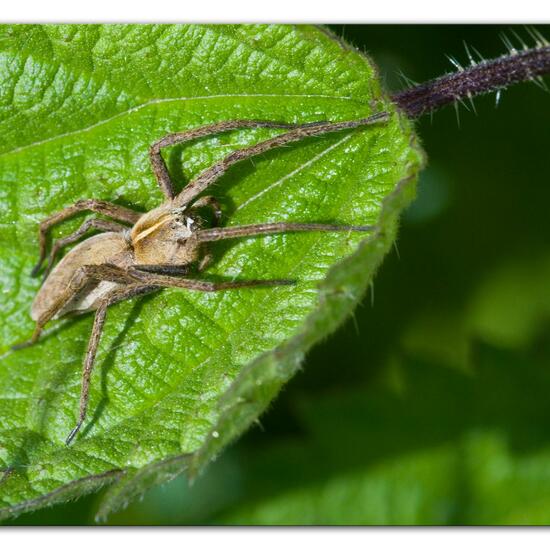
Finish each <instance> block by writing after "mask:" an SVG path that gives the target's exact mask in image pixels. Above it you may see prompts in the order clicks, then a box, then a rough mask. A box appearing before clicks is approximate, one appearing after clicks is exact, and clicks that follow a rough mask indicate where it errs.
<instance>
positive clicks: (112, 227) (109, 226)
mask: <svg viewBox="0 0 550 550" xmlns="http://www.w3.org/2000/svg"><path fill="white" fill-rule="evenodd" d="M89 229H98V230H99V231H105V232H107V231H111V232H115V233H121V232H122V231H124V230H126V229H128V226H126V225H121V224H119V223H117V222H112V221H109V220H101V219H97V218H92V219H90V220H86V221H85V222H84V223H83V224H82V225H81V226H80V227H79V228H78V229H77V230H76V231H75V232H74V233H71V234H70V235H68V236H67V237H63V238H62V239H58V240H56V241H54V242H53V243H52V249H51V251H50V257H49V258H48V261H47V263H46V269H45V270H44V279H45V278H46V277H47V276H48V274H49V272H50V271H51V269H52V267H53V264H54V261H55V257H56V255H57V253H58V252H59V251H60V250H61V249H62V248H63V247H64V246H67V245H68V244H72V243H74V242H76V241H77V240H78V239H80V237H82V235H84V234H85V233H86V232H87V231H88V230H89Z"/></svg>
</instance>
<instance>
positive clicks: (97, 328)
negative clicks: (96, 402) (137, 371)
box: [65, 284, 158, 445]
mask: <svg viewBox="0 0 550 550" xmlns="http://www.w3.org/2000/svg"><path fill="white" fill-rule="evenodd" d="M155 290H158V287H156V286H145V285H140V284H133V285H129V286H127V287H126V288H117V289H114V290H112V291H111V292H110V293H109V294H107V295H106V296H105V297H104V298H103V299H102V300H101V304H100V306H99V307H98V308H97V310H96V312H95V317H94V324H93V327H92V333H91V334H90V340H89V341H88V348H87V349H86V357H85V359H84V365H83V369H82V382H81V385H80V404H79V411H78V421H77V423H76V426H75V427H74V428H73V429H72V430H71V431H70V433H69V435H68V436H67V439H66V440H65V444H66V445H70V443H71V441H72V440H73V439H74V437H75V436H76V434H77V433H78V432H79V431H80V428H81V427H82V424H84V421H85V420H86V413H87V412H88V402H89V400H90V380H91V377H92V371H93V369H94V363H95V357H96V353H97V348H98V346H99V340H100V338H101V333H102V332H103V326H104V324H105V317H106V315H107V308H108V307H109V306H112V305H114V304H116V303H118V302H122V301H123V300H128V299H130V298H134V297H136V296H142V295H144V294H148V293H150V292H154V291H155Z"/></svg>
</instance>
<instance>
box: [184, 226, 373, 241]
mask: <svg viewBox="0 0 550 550" xmlns="http://www.w3.org/2000/svg"><path fill="white" fill-rule="evenodd" d="M375 228H376V226H374V225H333V224H327V223H292V222H275V223H258V224H252V225H240V226H236V227H213V228H211V229H199V230H198V231H197V232H196V233H195V234H194V235H193V236H194V237H195V238H196V239H197V240H198V241H199V242H212V241H221V240H222V239H235V238H238V237H251V236H254V235H270V234H273V233H287V232H295V231H362V232H367V231H373V230H374V229H375Z"/></svg>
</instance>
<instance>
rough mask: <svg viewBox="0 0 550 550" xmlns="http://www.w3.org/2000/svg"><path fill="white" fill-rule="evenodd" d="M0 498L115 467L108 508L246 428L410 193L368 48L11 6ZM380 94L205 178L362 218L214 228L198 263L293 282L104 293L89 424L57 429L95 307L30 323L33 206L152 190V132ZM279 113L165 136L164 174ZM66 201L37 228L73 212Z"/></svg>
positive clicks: (2, 154) (303, 30) (30, 502)
mask: <svg viewBox="0 0 550 550" xmlns="http://www.w3.org/2000/svg"><path fill="white" fill-rule="evenodd" d="M0 75H1V76H0V82H1V85H0V174H1V176H0V178H1V184H0V207H1V211H2V220H1V228H2V231H1V233H0V235H1V237H0V239H1V249H0V262H1V267H0V277H1V285H2V308H1V312H0V315H1V318H0V320H1V323H0V326H1V329H0V330H1V339H0V341H1V344H0V353H3V355H2V356H1V362H0V430H1V431H0V466H1V467H2V469H3V470H4V475H3V478H2V480H1V482H0V506H1V507H2V509H1V511H0V517H7V516H10V515H14V514H16V513H20V512H22V511H27V510H31V509H36V508H39V507H42V506H44V505H47V504H52V503H55V502H60V501H64V500H67V499H69V498H74V497H76V496H79V495H82V494H84V493H86V492H90V491H92V490H96V489H98V488H99V487H101V486H103V485H105V484H107V483H112V482H115V483H114V484H113V485H112V487H111V488H110V490H109V491H108V493H107V494H106V496H105V498H104V499H103V505H102V508H101V511H100V514H101V515H105V514H107V513H108V512H109V511H111V510H112V509H115V508H117V507H119V506H121V505H123V504H125V503H126V502H127V501H129V500H130V499H131V498H132V497H133V496H135V495H137V494H139V493H141V492H142V491H143V490H144V489H146V488H147V487H149V486H151V485H153V484H156V483H160V482H162V481H164V480H166V479H169V478H170V477H173V476H174V475H176V474H178V473H180V472H182V471H183V470H187V474H188V475H189V476H190V477H192V476H194V475H195V474H196V473H197V472H198V471H199V470H200V469H201V468H202V467H204V466H205V465H206V464H207V463H208V461H209V460H211V459H212V458H213V457H214V456H215V455H216V454H217V453H218V452H219V451H220V449H221V448H222V447H223V446H224V445H225V444H227V443H228V442H229V441H231V440H233V439H234V438H235V437H236V436H238V435H239V434H240V433H241V432H242V431H243V430H245V429H246V428H247V427H248V426H249V425H250V424H251V422H253V421H254V420H255V419H256V418H257V417H258V415H259V414H260V413H261V412H262V411H263V410H264V409H265V408H266V406H267V405H268V403H269V402H270V401H271V399H272V398H273V397H274V396H275V395H276V394H277V393H278V391H279V390H280V388H281V386H282V385H283V383H284V382H285V381H286V380H288V379H289V378H290V377H291V376H292V375H293V374H294V373H295V372H296V370H297V369H298V368H299V365H300V362H301V360H302V358H303V356H304V353H305V352H306V351H307V350H308V349H309V348H310V347H311V346H312V345H313V344H314V343H315V342H316V341H318V340H319V339H320V338H322V337H323V336H325V335H326V334H328V333H329V332H330V331H332V330H333V329H334V328H335V327H336V326H337V325H338V324H339V323H340V322H341V321H342V320H343V319H344V318H345V317H346V316H347V315H348V314H349V312H350V311H351V310H352V309H353V307H354V306H355V305H356V304H357V302H358V301H359V300H360V299H361V297H362V295H363V292H364V290H365V288H366V286H367V284H368V283H369V281H370V279H371V278H372V275H373V272H374V270H375V269H376V267H377V265H378V264H379V263H380V261H381V259H382V257H383V255H384V253H385V252H386V250H387V249H388V247H389V246H390V245H391V243H392V241H393V240H394V238H395V232H396V225H397V218H398V215H399V213H400V211H401V210H402V209H403V208H404V206H405V205H406V204H407V203H408V202H409V201H410V199H411V197H412V195H413V193H414V178H415V175H416V172H417V170H418V168H419V165H420V164H421V153H420V152H419V150H418V148H417V147H416V146H415V144H414V135H413V134H412V132H411V128H410V125H409V123H408V121H407V120H405V119H404V118H403V117H402V116H401V115H399V114H398V113H396V112H395V110H394V108H393V106H392V105H391V103H390V102H389V100H388V98H387V97H386V96H385V95H384V94H383V91H382V90H381V88H380V85H379V83H378V81H377V77H376V73H375V70H374V68H373V67H372V65H371V64H370V62H369V60H368V59H366V58H365V57H364V56H362V55H360V54H359V53H357V52H355V51H353V50H351V49H349V48H348V47H347V46H346V45H344V44H342V43H340V42H338V41H336V40H335V39H334V38H333V37H331V36H330V35H328V34H327V33H326V32H324V31H323V30H320V29H316V28H311V27H290V26H274V25H271V26H193V25H191V26H142V25H128V26H115V25H106V26H15V27H7V26H5V27H2V28H1V29H0ZM379 110H388V111H389V112H391V113H392V118H391V121H390V122H389V123H387V124H385V125H378V126H376V127H374V126H373V127H368V128H362V129H358V130H355V131H352V132H346V133H339V134H333V135H330V136H324V137H322V138H316V139H310V140H308V141H306V142H303V143H300V144H297V145H294V146H292V147H288V148H285V149H284V150H276V151H272V152H271V153H269V154H266V155H265V156H263V157H262V158H260V159H256V160H255V161H254V163H252V162H247V163H243V164H242V165H240V166H237V167H235V168H234V169H232V170H231V171H230V172H228V174H227V175H226V176H224V177H223V178H222V180H220V182H219V185H217V187H216V189H215V194H216V195H218V196H219V198H220V200H221V201H222V203H223V204H224V210H225V213H226V214H227V217H226V223H228V224H231V225H238V224H243V223H253V222H258V221H268V220H269V221H275V220H294V221H313V220H317V221H332V222H342V223H361V224H364V223H373V224H376V225H377V230H376V231H375V232H373V233H372V234H371V235H369V236H368V238H365V236H364V235H363V236H361V235H357V234H351V235H350V234H335V235H328V234H301V235H297V234H293V235H277V236H272V237H269V238H262V239H258V238H254V239H248V240H242V241H239V242H235V243H231V245H230V246H219V247H217V248H216V249H215V252H216V258H217V262H216V264H215V266H214V267H213V268H212V269H211V270H210V271H209V273H208V274H207V275H226V276H229V277H238V278H242V279H245V278H280V277H285V278H287V277H292V278H293V279H296V280H297V281H298V283H297V285H296V286H294V287H285V288H282V287H281V288H272V289H261V290H258V289H249V290H242V291H233V292H230V291H227V292H224V293H218V294H212V295H206V294H201V293H193V292H184V291H177V290H165V291H163V292H161V293H158V294H157V295H156V296H154V297H150V298H146V299H143V300H141V301H139V302H135V301H134V302H127V303H123V304H120V305H117V306H115V307H113V308H112V309H111V310H110V312H109V314H108V322H107V327H106V330H105V332H104V335H103V338H102V342H101V349H100V352H99V355H98V360H97V366H96V372H95V373H94V378H93V384H92V388H91V401H90V414H89V419H88V422H87V425H86V427H85V429H84V430H83V431H82V433H81V434H80V436H79V438H78V439H77V440H76V442H75V444H73V445H72V446H71V447H69V448H68V447H66V446H65V445H64V439H65V437H66V435H67V433H68V431H69V430H70V428H72V426H73V425H74V423H75V418H76V412H77V403H78V394H79V390H80V366H81V361H82V357H83V353H84V350H85V347H86V343H87V338H88V335H89V332H90V328H91V322H92V316H91V315H86V316H82V317H80V318H77V319H73V320H64V321H58V322H56V323H55V324H53V325H52V328H51V329H50V330H48V331H47V333H46V335H45V336H44V338H43V339H42V341H41V342H40V343H39V344H38V345H36V346H35V347H33V348H28V349H25V350H21V351H18V352H11V351H10V346H11V345H12V344H14V343H16V342H18V341H21V340H23V339H25V338H27V337H28V336H29V334H30V332H31V331H32V328H33V324H32V322H31V319H30V315H29V308H30V304H31V301H32V298H33V295H34V293H35V292H36V291H37V289H38V287H39V281H37V280H36V279H31V278H30V276H29V273H30V269H31V266H32V264H33V262H34V261H35V260H36V258H37V243H36V230H37V224H38V222H39V221H40V220H41V219H42V218H44V217H45V216H47V215H48V214H50V213H52V212H55V211H57V210H59V209H60V208H62V207H64V206H67V205H69V204H71V203H73V202H75V201H76V200H78V199H81V198H90V197H95V198H101V199H105V200H111V201H114V202H117V203H120V204H125V205H129V206H132V207H134V208H137V209H142V210H144V211H145V210H147V209H149V208H151V207H153V206H155V205H157V204H159V202H160V201H161V200H162V196H161V193H160V191H159V190H158V188H157V187H156V184H155V182H154V179H153V176H152V173H151V170H150V167H149V164H148V146H149V145H150V144H151V143H152V142H153V141H155V140H156V139H158V138H159V137H161V136H163V135H164V134H166V133H168V132H172V131H178V130H184V129H187V128H192V127H195V126H199V125H202V124H206V123H211V122H215V121H219V120H231V119H242V118H255V119H271V120H284V121H288V122H310V121H315V120H345V119H353V118H358V117H363V116H366V115H369V114H371V113H373V112H375V111H379ZM274 133H275V132H273V131H267V130H246V131H239V132H233V133H230V134H224V135H221V136H216V137H213V138H210V139H205V140H201V141H200V142H197V143H195V144H193V145H191V146H187V147H185V148H181V147H175V148H173V149H172V150H170V151H169V152H168V153H167V159H168V164H169V167H170V170H171V172H172V174H173V176H174V178H175V179H176V181H177V182H178V184H179V185H180V186H181V185H183V184H184V182H185V181H187V180H188V179H189V178H190V177H192V176H193V175H195V174H197V173H198V172H199V171H200V170H202V169H204V168H206V167H207V166H209V165H211V164H212V163H213V162H214V161H215V160H217V159H219V158H221V157H222V156H223V155H224V154H226V153H227V152H229V151H232V150H235V149H237V148H240V147H243V146H246V145H249V144H252V143H255V142H258V141H259V140H261V139H264V138H266V137H268V136H270V135H273V134H274ZM81 221H82V219H77V220H73V221H71V222H68V223H65V224H64V225H63V226H62V227H60V228H58V229H57V230H56V231H55V232H54V233H55V235H57V236H59V235H62V234H66V233H67V232H69V231H70V230H71V229H74V228H75V227H76V226H77V224H78V223H81Z"/></svg>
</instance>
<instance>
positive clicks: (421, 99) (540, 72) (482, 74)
mask: <svg viewBox="0 0 550 550" xmlns="http://www.w3.org/2000/svg"><path fill="white" fill-rule="evenodd" d="M470 61H471V63H472V64H471V66H469V67H467V68H462V67H460V66H459V70H458V72H456V73H451V74H447V75H444V76H441V77H439V78H436V79H434V80H430V81H429V82H425V83H424V84H419V85H418V86H413V87H412V88H408V89H406V90H403V91H402V92H398V93H397V94H395V95H394V96H393V97H392V99H393V101H395V103H397V105H399V107H401V109H403V110H404V111H405V112H406V113H407V114H408V115H409V116H410V117H411V118H417V117H419V116H421V115H423V114H425V113H427V112H431V111H434V110H435V109H439V108H440V107H443V106H444V105H448V104H450V103H456V102H457V101H463V100H465V99H472V98H473V97H475V96H478V95H481V94H486V93H489V92H498V91H499V90H501V89H503V88H507V87H508V86H511V85H512V84H517V83H518V82H526V81H530V80H532V81H535V82H537V80H539V81H540V80H542V76H544V75H546V74H549V73H550V45H549V44H548V43H544V44H540V45H538V47H536V48H532V49H525V50H523V51H516V50H514V49H512V50H511V51H510V53H509V54H507V55H503V56H501V57H498V58H496V59H490V60H487V61H481V62H479V63H476V62H475V61H473V59H472V58H470Z"/></svg>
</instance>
